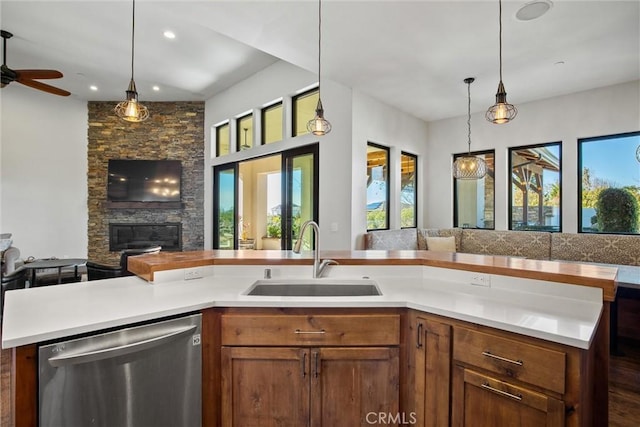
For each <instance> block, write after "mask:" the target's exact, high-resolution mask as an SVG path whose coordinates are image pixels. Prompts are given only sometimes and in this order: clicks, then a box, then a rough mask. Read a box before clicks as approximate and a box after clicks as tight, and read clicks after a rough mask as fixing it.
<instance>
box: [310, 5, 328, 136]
mask: <svg viewBox="0 0 640 427" xmlns="http://www.w3.org/2000/svg"><path fill="white" fill-rule="evenodd" d="M321 52H322V0H318V105H317V106H316V116H315V117H314V118H313V119H311V120H309V122H308V123H307V130H308V131H309V132H311V133H312V134H314V135H320V136H322V135H326V134H328V133H329V132H331V123H329V122H328V121H327V120H326V119H325V118H324V108H322V99H321V97H320V64H321V61H320V58H321Z"/></svg>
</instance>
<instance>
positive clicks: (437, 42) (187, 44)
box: [0, 0, 640, 121]
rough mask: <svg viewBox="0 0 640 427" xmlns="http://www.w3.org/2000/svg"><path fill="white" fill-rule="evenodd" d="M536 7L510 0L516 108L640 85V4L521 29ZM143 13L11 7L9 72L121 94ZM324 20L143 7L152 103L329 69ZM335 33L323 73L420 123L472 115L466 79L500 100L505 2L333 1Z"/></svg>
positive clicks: (584, 5)
mask: <svg viewBox="0 0 640 427" xmlns="http://www.w3.org/2000/svg"><path fill="white" fill-rule="evenodd" d="M525 3H526V1H514V0H504V1H503V63H504V70H503V74H504V84H505V86H506V89H507V92H508V99H509V101H510V102H511V103H513V104H516V105H517V104H520V103H525V102H529V101H533V100H539V99H545V98H549V97H552V96H556V95H562V94H568V93H572V92H578V91H583V90H588V89H591V88H595V87H601V86H608V85H612V84H617V83H622V82H626V81H632V80H637V79H639V78H640V2H639V1H637V0H636V1H574V0H556V1H554V2H553V6H552V8H551V9H550V10H549V11H548V12H547V13H546V14H545V15H543V16H542V17H540V18H538V19H535V20H530V21H521V20H518V19H517V18H516V16H515V15H516V12H517V11H518V9H519V8H520V7H522V6H523V5H524V4H525ZM131 17H132V3H131V1H120V0H113V1H93V0H91V1H46V0H45V1H28V0H20V1H5V0H2V1H0V25H1V28H2V29H3V30H6V31H10V32H11V33H13V34H14V37H13V38H12V39H10V40H9V41H8V52H7V64H8V65H9V66H10V67H11V68H14V69H24V68H26V69H33V68H49V69H57V70H60V71H62V72H63V73H64V77H63V78H62V79H59V80H51V81H47V82H48V83H51V84H54V85H56V86H59V87H62V88H64V89H66V90H68V91H70V92H72V96H73V97H77V98H79V99H83V100H114V101H117V100H121V99H122V98H123V97H124V91H125V89H126V87H127V85H128V83H129V79H130V77H131ZM317 17H318V3H317V1H315V0H298V1H275V0H274V1H268V0H262V1H222V0H215V1H188V0H184V1H169V0H138V1H137V2H136V33H135V81H136V84H137V88H138V92H139V93H140V99H141V100H147V101H167V100H172V101H178V100H206V99H208V98H210V97H212V96H214V95H216V94H217V93H219V92H221V91H223V90H225V89H227V88H228V87H230V86H232V85H234V84H235V83H237V82H239V81H241V80H243V79H245V78H247V77H248V76H251V75H253V74H255V73H256V72H258V71H259V70H261V69H263V68H265V67H267V66H269V65H270V64H272V63H274V62H276V61H277V60H283V61H287V62H289V63H292V64H294V65H296V66H299V67H301V68H303V69H307V70H309V71H311V72H313V73H317V55H318V39H317V37H318V21H317ZM166 30H171V31H173V32H174V33H175V34H176V38H175V39H173V40H170V39H167V38H165V37H164V36H163V32H164V31H166ZM322 35H323V37H322V73H323V74H322V75H323V78H325V77H326V78H328V79H331V80H334V81H336V82H338V83H341V84H344V85H346V86H349V87H353V88H354V89H357V90H359V91H362V92H364V93H367V94H369V95H370V96H372V97H374V98H378V99H380V100H382V101H383V102H385V103H387V104H390V105H392V106H395V107H397V108H399V109H401V110H403V111H406V112H408V113H410V114H412V115H414V116H416V117H420V118H422V119H424V120H427V121H430V120H438V119H442V118H447V117H453V116H461V115H465V114H466V103H467V93H466V92H467V87H466V85H465V84H464V83H463V79H464V78H465V77H470V76H472V77H475V78H476V81H475V83H474V84H473V85H472V86H471V94H472V111H474V112H477V111H483V110H485V109H486V108H487V107H488V106H490V105H491V104H492V103H493V101H494V96H495V92H496V88H497V84H498V80H499V76H498V71H499V70H498V1H497V0H496V1H486V0H473V1H454V0H452V1H431V0H424V1H420V0H413V1H393V0H387V1H365V0H359V1H340V0H324V1H323V21H322ZM90 85H95V86H97V88H98V90H97V91H92V90H91V89H90V88H89V87H90ZM154 85H157V86H158V87H159V90H158V91H154V90H153V89H152V87H153V86H154ZM2 90H3V91H6V90H12V91H23V90H33V89H30V88H27V87H25V86H22V85H19V84H17V83H11V84H10V85H9V86H7V87H5V88H3V89H2ZM52 96H53V95H52ZM325 107H328V106H325Z"/></svg>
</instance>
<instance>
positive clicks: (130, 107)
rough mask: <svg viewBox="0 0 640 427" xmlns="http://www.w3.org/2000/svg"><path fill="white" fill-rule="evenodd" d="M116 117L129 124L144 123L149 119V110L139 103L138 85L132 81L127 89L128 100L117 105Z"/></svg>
mask: <svg viewBox="0 0 640 427" xmlns="http://www.w3.org/2000/svg"><path fill="white" fill-rule="evenodd" d="M115 112H116V115H117V116H118V117H120V118H121V119H122V120H126V121H128V122H142V121H145V120H147V119H148V118H149V110H148V109H147V107H145V106H144V105H142V104H140V103H139V102H138V92H136V83H135V82H134V81H133V79H131V82H129V88H128V89H127V99H126V100H125V101H122V102H120V103H118V105H116V108H115Z"/></svg>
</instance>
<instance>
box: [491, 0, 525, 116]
mask: <svg viewBox="0 0 640 427" xmlns="http://www.w3.org/2000/svg"><path fill="white" fill-rule="evenodd" d="M498 5H499V6H498V7H499V9H498V10H499V12H498V17H499V19H498V20H499V22H500V33H499V37H498V39H499V41H500V45H499V46H500V47H499V55H498V57H499V59H500V83H498V91H497V92H496V103H495V104H493V105H492V106H491V107H489V109H488V110H487V112H486V114H485V118H486V119H487V120H488V121H490V122H491V123H494V124H497V125H500V124H503V123H509V122H510V121H511V120H513V119H515V118H516V115H517V114H518V109H517V108H516V107H515V106H513V105H511V104H509V103H508V102H507V91H506V90H504V84H503V83H502V0H499V1H498Z"/></svg>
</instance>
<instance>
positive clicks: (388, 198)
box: [365, 141, 391, 231]
mask: <svg viewBox="0 0 640 427" xmlns="http://www.w3.org/2000/svg"><path fill="white" fill-rule="evenodd" d="M367 147H373V148H377V149H380V150H383V151H385V152H386V154H387V163H386V165H387V173H386V178H385V182H386V188H385V193H386V195H385V197H386V203H385V227H384V228H369V220H368V219H367V221H366V222H367V231H378V230H389V228H390V224H391V221H390V218H389V216H390V209H389V207H390V206H389V205H390V203H391V185H390V179H391V148H390V147H387V146H384V145H381V144H376V143H375V142H371V141H367ZM367 157H368V152H367ZM367 161H368V158H367ZM367 169H368V165H367ZM367 187H368V186H367ZM367 204H368V200H367ZM365 212H366V213H367V214H368V212H369V210H368V209H367V207H366V205H365Z"/></svg>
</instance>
